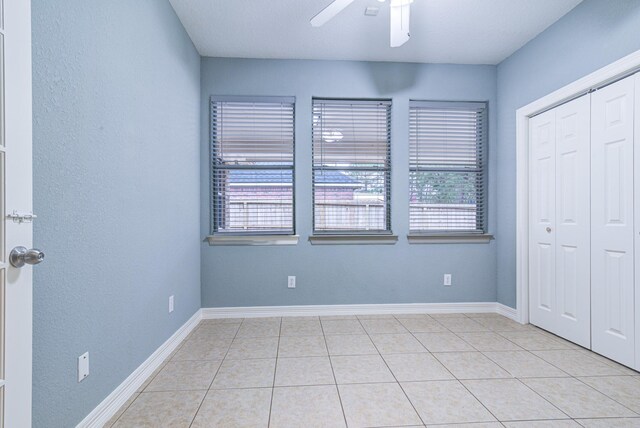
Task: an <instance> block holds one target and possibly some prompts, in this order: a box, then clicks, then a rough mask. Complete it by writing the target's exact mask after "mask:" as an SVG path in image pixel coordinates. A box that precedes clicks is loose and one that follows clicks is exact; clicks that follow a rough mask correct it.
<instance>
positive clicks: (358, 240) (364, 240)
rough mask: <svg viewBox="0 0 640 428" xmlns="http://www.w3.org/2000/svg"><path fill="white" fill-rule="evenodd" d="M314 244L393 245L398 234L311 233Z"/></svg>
mask: <svg viewBox="0 0 640 428" xmlns="http://www.w3.org/2000/svg"><path fill="white" fill-rule="evenodd" d="M309 242H311V243H312V244H313V245H393V244H395V243H396V242H398V236H397V235H339V234H338V235H311V236H310V237H309Z"/></svg>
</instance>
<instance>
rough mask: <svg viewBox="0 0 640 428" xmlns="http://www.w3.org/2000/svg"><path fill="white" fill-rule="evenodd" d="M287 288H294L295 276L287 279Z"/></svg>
mask: <svg viewBox="0 0 640 428" xmlns="http://www.w3.org/2000/svg"><path fill="white" fill-rule="evenodd" d="M287 287H289V288H296V277H295V276H290V277H289V278H288V279H287Z"/></svg>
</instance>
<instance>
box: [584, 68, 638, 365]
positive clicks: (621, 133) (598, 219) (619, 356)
mask: <svg viewBox="0 0 640 428" xmlns="http://www.w3.org/2000/svg"><path fill="white" fill-rule="evenodd" d="M634 86H635V85H634V77H633V76H631V77H628V78H626V79H623V80H620V81H618V82H615V83H613V84H611V85H609V86H606V87H604V88H602V89H600V90H598V91H596V92H594V93H593V94H592V96H591V111H592V116H591V148H592V151H591V173H592V177H591V301H592V305H591V321H592V324H591V328H592V331H591V334H592V349H593V350H594V351H595V352H597V353H599V354H602V355H604V356H606V357H609V358H611V359H613V360H616V361H618V362H621V363H622V364H626V365H629V366H631V365H633V364H634V362H635V361H634V360H635V333H634V327H635V326H634V251H633V245H634V213H633V208H634V207H633V204H634V202H633V196H634V195H633V180H634V176H633V163H634V150H633V120H634Z"/></svg>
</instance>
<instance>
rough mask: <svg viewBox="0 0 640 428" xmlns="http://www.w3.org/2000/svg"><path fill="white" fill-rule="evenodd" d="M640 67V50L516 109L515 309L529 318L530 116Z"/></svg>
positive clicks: (520, 316) (523, 320)
mask: <svg viewBox="0 0 640 428" xmlns="http://www.w3.org/2000/svg"><path fill="white" fill-rule="evenodd" d="M639 67H640V50H638V51H636V52H633V53H631V54H629V55H627V56H625V57H623V58H621V59H619V60H618V61H615V62H613V63H611V64H609V65H607V66H605V67H602V68H600V69H599V70H596V71H594V72H593V73H591V74H588V75H587V76H585V77H583V78H581V79H578V80H576V81H575V82H573V83H570V84H568V85H566V86H564V87H562V88H560V89H558V90H557V91H554V92H552V93H550V94H549V95H546V96H544V97H542V98H540V99H538V100H536V101H534V102H532V103H530V104H527V105H526V106H524V107H522V108H519V109H518V110H517V111H516V158H517V164H516V171H517V178H516V179H517V191H516V195H517V196H516V207H517V208H516V224H517V227H516V308H517V309H516V310H517V321H519V322H521V323H528V322H529V250H528V248H529V217H528V214H529V200H528V198H529V118H531V117H532V116H534V115H536V114H538V113H540V112H542V111H544V110H548V109H549V108H552V107H554V106H557V105H559V104H562V103H563V102H566V101H568V100H571V99H572V98H575V97H576V96H578V95H580V94H584V93H586V92H588V91H589V90H591V89H595V88H598V87H600V86H602V85H603V84H606V83H608V82H611V81H614V80H616V79H618V78H620V77H622V76H625V75H627V74H629V73H630V72H632V71H634V70H638V68H639Z"/></svg>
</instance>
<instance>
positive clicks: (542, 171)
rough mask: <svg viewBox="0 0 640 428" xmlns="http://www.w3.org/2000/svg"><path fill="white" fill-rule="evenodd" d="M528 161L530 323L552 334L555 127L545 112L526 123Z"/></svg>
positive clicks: (553, 114) (550, 112)
mask: <svg viewBox="0 0 640 428" xmlns="http://www.w3.org/2000/svg"><path fill="white" fill-rule="evenodd" d="M529 125H530V128H529V129H530V141H531V145H530V150H531V152H530V159H531V164H530V165H531V194H530V200H529V203H530V207H531V211H530V214H531V220H530V228H529V233H530V236H529V245H530V248H529V254H530V259H531V260H530V266H529V287H530V291H529V294H530V298H529V301H530V318H531V322H532V323H533V324H535V325H538V326H540V327H542V328H544V329H548V330H552V329H553V326H554V324H555V321H554V320H555V313H554V312H556V292H555V277H556V269H555V259H556V251H555V245H556V244H555V234H554V233H552V232H553V228H555V223H556V219H555V217H556V198H555V191H556V189H555V187H556V186H555V182H556V174H555V170H556V155H555V150H556V147H555V146H556V143H555V139H556V123H555V112H554V111H548V112H545V113H542V114H540V115H538V116H536V117H533V118H532V119H531V121H530V122H529Z"/></svg>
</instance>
